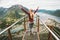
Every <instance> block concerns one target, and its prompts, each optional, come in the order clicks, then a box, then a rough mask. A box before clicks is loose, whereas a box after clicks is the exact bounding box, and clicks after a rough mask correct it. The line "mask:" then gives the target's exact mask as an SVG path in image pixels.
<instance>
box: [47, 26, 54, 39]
mask: <svg viewBox="0 0 60 40" xmlns="http://www.w3.org/2000/svg"><path fill="white" fill-rule="evenodd" d="M47 26H48V27H49V28H50V30H53V26H50V25H47ZM48 40H52V34H51V33H50V32H49V34H48Z"/></svg>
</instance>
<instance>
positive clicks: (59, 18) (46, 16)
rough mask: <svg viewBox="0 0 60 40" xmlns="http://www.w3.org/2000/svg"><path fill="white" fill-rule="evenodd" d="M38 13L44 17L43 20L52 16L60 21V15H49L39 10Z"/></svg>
mask: <svg viewBox="0 0 60 40" xmlns="http://www.w3.org/2000/svg"><path fill="white" fill-rule="evenodd" d="M37 14H38V15H40V17H41V18H42V19H43V21H46V19H48V18H51V19H54V20H56V21H57V22H59V23H60V17H57V16H53V15H49V14H46V13H41V12H38V13H37Z"/></svg>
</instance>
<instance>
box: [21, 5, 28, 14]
mask: <svg viewBox="0 0 60 40" xmlns="http://www.w3.org/2000/svg"><path fill="white" fill-rule="evenodd" d="M20 9H21V10H22V11H23V12H25V13H26V14H29V12H28V11H27V10H26V9H25V8H24V7H23V6H20Z"/></svg>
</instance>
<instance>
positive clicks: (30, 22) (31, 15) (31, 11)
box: [20, 6, 39, 32]
mask: <svg viewBox="0 0 60 40" xmlns="http://www.w3.org/2000/svg"><path fill="white" fill-rule="evenodd" d="M20 8H21V10H22V11H24V12H25V13H26V14H27V15H28V17H29V28H30V32H31V31H32V27H33V24H34V14H35V13H36V12H37V11H38V8H39V7H38V8H37V9H36V10H35V11H33V10H32V9H30V10H29V11H27V10H26V9H24V7H22V6H20Z"/></svg>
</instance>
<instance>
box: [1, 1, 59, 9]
mask: <svg viewBox="0 0 60 40" xmlns="http://www.w3.org/2000/svg"><path fill="white" fill-rule="evenodd" d="M15 4H21V5H23V6H25V7H27V8H29V9H30V8H31V9H35V8H37V6H39V9H48V10H55V9H60V0H0V7H6V8H9V7H11V6H12V5H15Z"/></svg>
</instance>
